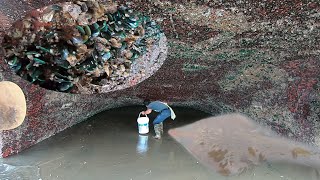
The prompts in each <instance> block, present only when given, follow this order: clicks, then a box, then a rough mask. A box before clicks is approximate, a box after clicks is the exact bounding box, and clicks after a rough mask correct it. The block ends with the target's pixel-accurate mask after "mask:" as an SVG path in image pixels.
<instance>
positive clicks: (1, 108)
mask: <svg viewBox="0 0 320 180" xmlns="http://www.w3.org/2000/svg"><path fill="white" fill-rule="evenodd" d="M26 112H27V105H26V99H25V96H24V94H23V92H22V90H21V88H20V87H19V86H18V85H16V84H15V83H13V82H9V81H2V82H0V130H9V129H14V128H16V127H18V126H20V125H21V124H22V122H23V121H24V118H25V116H26Z"/></svg>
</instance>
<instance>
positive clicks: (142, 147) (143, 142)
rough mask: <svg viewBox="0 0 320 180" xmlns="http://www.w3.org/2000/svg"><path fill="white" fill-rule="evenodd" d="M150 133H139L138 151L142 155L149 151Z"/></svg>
mask: <svg viewBox="0 0 320 180" xmlns="http://www.w3.org/2000/svg"><path fill="white" fill-rule="evenodd" d="M148 139H149V136H148V135H139V138H138V143H137V148H136V150H137V153H138V154H141V155H145V154H146V152H147V151H148Z"/></svg>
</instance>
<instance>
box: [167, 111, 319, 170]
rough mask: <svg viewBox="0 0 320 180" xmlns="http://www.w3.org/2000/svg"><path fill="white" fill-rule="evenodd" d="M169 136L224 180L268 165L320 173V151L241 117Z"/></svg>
mask: <svg viewBox="0 0 320 180" xmlns="http://www.w3.org/2000/svg"><path fill="white" fill-rule="evenodd" d="M169 134H170V135H171V136H172V137H173V138H174V139H175V140H177V141H178V142H179V143H181V144H182V145H183V146H184V147H185V148H186V149H187V150H188V151H189V152H190V153H191V154H192V155H194V156H195V157H196V158H197V159H198V160H199V161H200V162H202V163H203V164H204V165H206V166H208V167H209V168H212V169H214V170H215V171H217V172H219V173H220V174H221V175H224V176H231V175H239V174H241V173H243V172H246V171H247V170H249V169H250V168H253V167H254V166H256V165H259V164H261V163H263V162H265V161H267V162H284V163H294V164H299V165H303V166H310V167H314V168H316V169H320V158H319V155H320V153H319V150H316V149H315V148H312V147H308V146H306V145H304V144H302V143H297V142H294V141H291V140H289V139H286V138H283V137H280V136H277V135H275V134H274V133H273V132H272V131H270V130H268V129H267V128H263V127H262V126H259V125H257V124H256V123H255V122H254V121H252V120H251V119H249V118H248V117H246V116H244V115H241V114H228V115H222V116H217V117H210V118H206V119H203V120H200V121H197V122H195V123H193V124H190V125H186V126H184V127H180V128H176V129H171V130H169Z"/></svg>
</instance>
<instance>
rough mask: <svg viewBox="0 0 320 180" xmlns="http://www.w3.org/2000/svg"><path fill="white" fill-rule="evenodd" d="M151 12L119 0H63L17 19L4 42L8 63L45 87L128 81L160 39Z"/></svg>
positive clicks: (76, 89)
mask: <svg viewBox="0 0 320 180" xmlns="http://www.w3.org/2000/svg"><path fill="white" fill-rule="evenodd" d="M161 33H162V31H161V29H160V27H159V26H158V25H157V24H156V23H155V22H154V21H152V20H151V19H150V18H149V17H148V16H145V15H143V14H142V13H138V12H134V11H133V10H132V9H130V8H128V7H124V6H119V5H117V4H115V3H111V2H110V3H106V2H104V3H102V2H98V1H94V0H91V1H86V0H83V1H77V2H65V3H59V4H54V5H50V6H46V7H44V8H40V9H36V10H33V11H31V12H30V13H29V14H27V15H26V16H25V17H24V18H22V19H20V20H19V21H17V22H15V23H14V24H13V26H12V27H11V29H10V30H9V31H8V32H7V33H6V35H5V37H4V40H3V43H2V47H3V48H4V52H5V60H6V62H7V63H8V64H9V66H10V68H11V69H12V70H13V71H14V72H15V73H16V74H17V75H19V76H21V77H22V78H24V79H26V80H28V81H30V82H32V83H34V84H38V85H39V86H41V87H44V88H47V89H50V90H55V91H60V92H68V93H82V92H81V91H83V90H85V89H91V91H92V92H98V93H99V87H101V86H104V87H106V86H110V87H109V89H112V88H113V87H114V86H117V85H120V84H123V83H125V80H126V79H127V78H128V77H129V76H130V68H131V65H132V63H133V62H134V61H135V60H136V59H137V58H140V57H141V56H142V55H143V54H145V53H146V52H147V51H148V49H149V48H150V47H151V46H152V45H153V44H154V43H155V42H157V41H159V38H160V35H161Z"/></svg>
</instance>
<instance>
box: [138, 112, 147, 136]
mask: <svg viewBox="0 0 320 180" xmlns="http://www.w3.org/2000/svg"><path fill="white" fill-rule="evenodd" d="M140 115H141V113H140V114H139V117H138V119H137V122H138V130H139V134H147V133H148V132H149V118H148V116H147V115H146V116H145V117H140Z"/></svg>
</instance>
